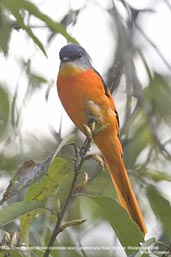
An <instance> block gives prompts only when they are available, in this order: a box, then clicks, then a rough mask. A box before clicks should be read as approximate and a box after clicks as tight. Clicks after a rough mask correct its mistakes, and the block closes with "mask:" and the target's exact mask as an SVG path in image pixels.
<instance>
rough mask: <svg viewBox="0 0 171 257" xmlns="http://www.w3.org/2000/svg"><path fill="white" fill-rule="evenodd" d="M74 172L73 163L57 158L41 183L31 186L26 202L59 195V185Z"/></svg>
mask: <svg viewBox="0 0 171 257" xmlns="http://www.w3.org/2000/svg"><path fill="white" fill-rule="evenodd" d="M71 170H73V164H72V162H70V161H68V160H65V159H62V158H55V159H54V160H53V161H52V163H51V165H50V167H49V169H48V172H47V174H46V175H45V176H44V177H42V178H41V180H40V181H38V182H37V183H35V184H33V185H31V186H30V187H29V189H28V192H27V194H26V197H25V200H27V201H28V200H33V199H34V200H42V199H45V198H47V197H49V196H52V195H55V194H56V193H57V190H58V187H59V185H60V184H61V183H62V182H63V180H64V179H66V177H67V176H68V174H69V173H70V172H71Z"/></svg>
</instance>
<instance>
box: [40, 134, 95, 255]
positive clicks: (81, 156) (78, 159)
mask: <svg viewBox="0 0 171 257" xmlns="http://www.w3.org/2000/svg"><path fill="white" fill-rule="evenodd" d="M90 144H91V138H89V137H87V138H86V140H85V142H84V143H83V145H82V147H81V149H80V151H78V149H77V147H76V145H75V144H73V147H74V150H75V159H74V161H75V166H74V177H73V180H72V183H71V187H70V190H69V193H68V196H67V198H66V200H65V202H64V204H63V207H62V209H61V211H59V212H58V219H57V222H56V225H55V227H54V230H53V233H52V235H51V238H50V240H49V243H48V246H47V249H46V250H45V253H44V257H48V256H49V254H50V248H51V247H52V246H53V244H54V242H55V240H56V237H57V236H58V234H59V233H60V232H62V226H61V224H62V220H63V217H64V215H65V213H66V210H67V208H68V206H69V204H70V202H71V200H72V199H73V197H74V190H75V187H76V184H77V180H78V176H79V174H80V171H81V167H82V164H83V162H84V161H85V159H86V154H87V152H88V150H89V149H90Z"/></svg>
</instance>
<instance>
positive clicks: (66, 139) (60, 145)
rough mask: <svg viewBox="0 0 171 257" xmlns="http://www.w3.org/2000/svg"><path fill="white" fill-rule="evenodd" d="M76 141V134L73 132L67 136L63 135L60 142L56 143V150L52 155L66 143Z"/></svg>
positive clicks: (69, 143)
mask: <svg viewBox="0 0 171 257" xmlns="http://www.w3.org/2000/svg"><path fill="white" fill-rule="evenodd" d="M75 143H76V136H75V134H69V135H68V136H67V137H65V138H64V139H63V140H62V141H61V142H60V144H59V145H58V147H57V149H56V151H55V154H54V156H56V155H57V154H58V153H59V152H60V151H61V149H62V148H63V147H64V146H66V145H71V144H75Z"/></svg>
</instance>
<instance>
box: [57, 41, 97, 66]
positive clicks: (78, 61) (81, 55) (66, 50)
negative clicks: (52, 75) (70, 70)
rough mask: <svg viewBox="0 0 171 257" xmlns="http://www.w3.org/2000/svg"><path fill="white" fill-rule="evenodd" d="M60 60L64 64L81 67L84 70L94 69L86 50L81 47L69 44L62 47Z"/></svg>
mask: <svg viewBox="0 0 171 257" xmlns="http://www.w3.org/2000/svg"><path fill="white" fill-rule="evenodd" d="M59 58H60V60H61V62H62V63H71V64H75V65H79V66H80V68H83V69H90V68H92V65H91V62H90V60H89V57H88V55H87V53H86V51H85V49H84V48H83V47H81V46H79V45H75V44H68V45H66V46H64V47H62V48H61V50H60V52H59Z"/></svg>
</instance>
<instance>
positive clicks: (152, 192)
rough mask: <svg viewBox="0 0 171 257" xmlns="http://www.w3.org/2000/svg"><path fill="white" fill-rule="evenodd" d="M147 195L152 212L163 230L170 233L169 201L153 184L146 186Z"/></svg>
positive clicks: (170, 209)
mask: <svg viewBox="0 0 171 257" xmlns="http://www.w3.org/2000/svg"><path fill="white" fill-rule="evenodd" d="M147 196H148V199H149V201H150V205H151V208H152V209H153V211H154V214H155V215H156V216H157V218H158V219H159V220H160V222H161V224H162V226H163V229H164V232H165V233H167V234H168V235H170V217H171V207H170V203H169V201H168V200H166V198H164V197H163V196H162V195H161V193H160V192H159V191H158V190H157V189H156V188H155V187H154V186H149V187H148V188H147Z"/></svg>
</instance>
